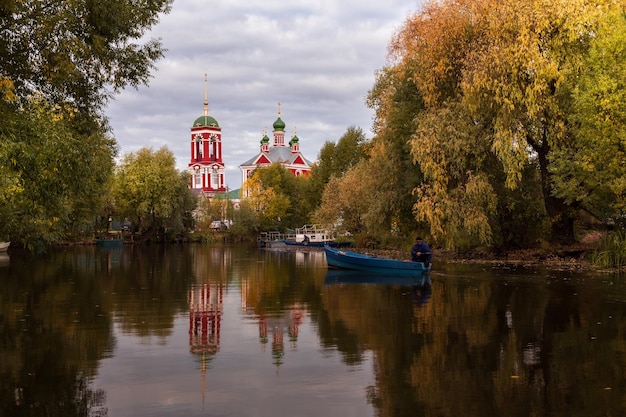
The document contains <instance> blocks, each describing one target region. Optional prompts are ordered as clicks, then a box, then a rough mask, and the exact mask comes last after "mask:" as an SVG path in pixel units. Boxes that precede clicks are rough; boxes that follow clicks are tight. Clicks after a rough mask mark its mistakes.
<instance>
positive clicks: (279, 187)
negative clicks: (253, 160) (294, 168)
mask: <svg viewBox="0 0 626 417" xmlns="http://www.w3.org/2000/svg"><path fill="white" fill-rule="evenodd" d="M308 181H309V179H308V178H305V177H294V176H293V174H292V173H291V172H290V171H289V170H287V169H286V168H285V167H283V166H282V165H281V164H272V165H269V166H267V167H260V168H257V169H255V170H254V172H253V173H252V175H251V176H250V178H248V180H247V181H246V183H245V184H244V188H245V189H246V190H247V191H248V197H247V198H246V200H249V203H250V206H251V207H252V209H253V211H254V212H255V213H256V215H257V216H258V219H259V227H260V228H261V230H283V231H284V230H285V229H286V228H296V227H300V226H302V225H303V224H306V223H308V222H309V219H310V212H311V210H312V209H311V205H310V204H309V202H308V200H307V199H306V198H303V195H304V194H307V186H308Z"/></svg>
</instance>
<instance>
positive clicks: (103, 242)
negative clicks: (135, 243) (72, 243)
mask: <svg viewBox="0 0 626 417" xmlns="http://www.w3.org/2000/svg"><path fill="white" fill-rule="evenodd" d="M96 245H97V246H99V247H101V248H112V247H122V246H124V239H98V240H96Z"/></svg>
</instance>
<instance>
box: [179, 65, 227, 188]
mask: <svg viewBox="0 0 626 417" xmlns="http://www.w3.org/2000/svg"><path fill="white" fill-rule="evenodd" d="M190 145H191V149H190V150H191V159H190V161H189V165H188V168H187V170H188V171H189V174H190V175H191V180H190V184H189V187H190V188H191V189H192V190H194V191H196V192H197V193H198V194H200V193H203V194H206V195H207V196H209V197H213V196H214V195H215V194H217V193H223V192H226V187H225V185H224V184H225V169H224V161H223V160H222V128H221V127H220V125H219V123H218V122H217V120H216V119H215V118H213V117H212V116H210V115H209V99H208V94H207V75H206V74H204V107H203V109H202V116H200V117H198V118H197V119H196V120H195V121H194V122H193V125H192V126H191V142H190Z"/></svg>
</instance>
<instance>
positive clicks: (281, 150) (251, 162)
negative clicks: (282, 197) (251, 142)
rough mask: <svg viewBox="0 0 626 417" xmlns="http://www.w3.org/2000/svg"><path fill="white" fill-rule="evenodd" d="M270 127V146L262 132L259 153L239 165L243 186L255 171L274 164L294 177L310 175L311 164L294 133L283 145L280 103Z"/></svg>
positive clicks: (283, 123)
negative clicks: (271, 134)
mask: <svg viewBox="0 0 626 417" xmlns="http://www.w3.org/2000/svg"><path fill="white" fill-rule="evenodd" d="M272 127H273V128H274V131H273V136H274V137H273V142H272V144H271V145H270V138H269V137H268V136H267V133H266V132H263V138H262V139H261V142H260V143H261V146H260V149H259V152H258V153H257V154H256V155H254V156H253V157H252V158H250V159H248V160H247V161H246V162H244V163H243V164H241V165H239V168H241V173H242V178H241V183H242V184H245V182H246V180H247V179H248V178H250V176H251V175H252V173H253V172H254V170H255V169H257V168H259V167H266V166H270V165H271V164H274V163H278V164H281V165H282V166H283V167H285V169H287V170H288V171H289V172H291V173H292V174H293V175H294V176H296V177H298V176H301V175H304V176H308V175H310V174H311V165H313V163H312V162H311V161H309V160H308V159H306V158H305V157H304V155H302V153H301V152H300V139H299V138H298V136H296V133H295V131H294V133H293V136H292V137H291V139H290V140H289V143H288V145H285V122H283V120H282V119H281V118H280V103H278V118H277V119H276V121H275V122H274V124H273V125H272Z"/></svg>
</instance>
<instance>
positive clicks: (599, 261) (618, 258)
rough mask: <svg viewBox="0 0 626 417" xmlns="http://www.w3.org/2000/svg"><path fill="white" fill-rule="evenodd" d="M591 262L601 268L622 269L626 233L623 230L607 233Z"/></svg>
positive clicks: (625, 262) (625, 250)
mask: <svg viewBox="0 0 626 417" xmlns="http://www.w3.org/2000/svg"><path fill="white" fill-rule="evenodd" d="M592 262H593V263H594V264H596V265H598V266H601V267H603V268H618V269H622V268H624V266H626V234H625V233H624V231H621V230H620V231H615V232H610V233H608V234H607V235H606V236H605V237H604V239H603V240H602V245H601V248H600V249H598V250H597V251H596V252H595V253H594V254H593V257H592Z"/></svg>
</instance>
